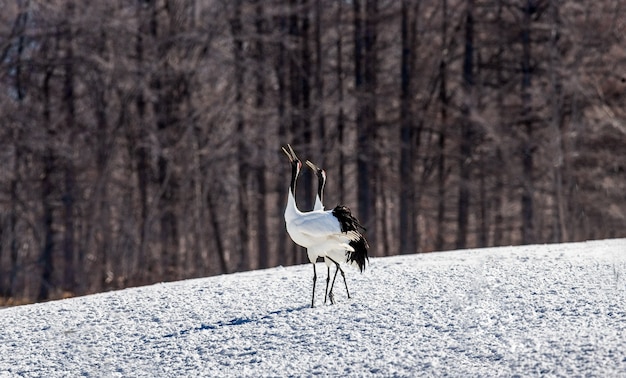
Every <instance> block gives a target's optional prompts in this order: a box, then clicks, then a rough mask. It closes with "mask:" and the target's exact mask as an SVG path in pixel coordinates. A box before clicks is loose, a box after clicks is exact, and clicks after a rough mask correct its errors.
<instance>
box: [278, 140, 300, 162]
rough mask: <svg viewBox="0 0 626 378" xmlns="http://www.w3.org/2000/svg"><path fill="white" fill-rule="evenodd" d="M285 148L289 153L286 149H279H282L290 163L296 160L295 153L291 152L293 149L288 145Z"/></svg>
mask: <svg viewBox="0 0 626 378" xmlns="http://www.w3.org/2000/svg"><path fill="white" fill-rule="evenodd" d="M287 147H288V148H289V151H287V149H286V148H285V147H281V148H282V149H283V152H284V153H285V155H287V157H288V158H289V161H290V162H292V163H293V162H294V161H297V160H298V157H297V156H296V153H295V152H294V151H293V148H291V145H290V144H288V145H287Z"/></svg>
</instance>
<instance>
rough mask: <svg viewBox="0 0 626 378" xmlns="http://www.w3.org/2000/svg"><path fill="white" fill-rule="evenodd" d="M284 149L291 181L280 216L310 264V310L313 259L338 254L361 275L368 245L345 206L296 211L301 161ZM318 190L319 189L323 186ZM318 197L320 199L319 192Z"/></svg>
mask: <svg viewBox="0 0 626 378" xmlns="http://www.w3.org/2000/svg"><path fill="white" fill-rule="evenodd" d="M287 147H288V149H286V148H284V147H282V150H283V152H284V153H285V154H286V155H287V157H288V158H289V162H290V164H291V182H290V185H289V193H288V196H287V206H286V207H285V214H284V216H285V226H286V228H287V233H288V234H289V236H290V237H291V239H292V240H293V241H294V243H296V244H298V245H300V246H302V247H304V248H306V249H307V257H308V258H309V261H310V262H311V263H312V265H313V293H312V295H311V307H315V284H316V282H317V272H316V269H315V262H316V261H317V259H318V258H319V257H327V258H330V259H333V257H335V258H337V255H338V252H341V253H342V254H343V256H345V257H343V258H344V259H345V261H346V262H348V263H354V264H356V265H357V266H358V267H359V269H360V270H361V272H362V271H363V269H364V268H365V262H366V260H367V249H368V248H369V245H368V244H367V240H366V239H365V237H364V236H363V235H362V234H361V232H360V231H359V229H362V226H361V225H360V223H359V222H358V220H357V219H356V218H355V217H354V216H352V213H351V212H350V209H348V208H347V207H346V206H337V207H335V208H334V209H333V210H323V209H322V210H313V211H308V212H302V211H300V209H298V206H297V204H296V199H295V193H296V182H297V179H298V175H299V174H300V171H301V169H302V162H301V161H300V159H298V157H297V156H296V153H295V152H294V151H293V148H291V145H289V144H288V145H287ZM321 188H322V189H323V185H322V186H321ZM318 194H320V197H321V193H320V192H319V191H318ZM320 204H321V198H320ZM331 254H332V256H330V255H331ZM335 261H337V260H335ZM342 261H344V260H342ZM329 273H330V270H329ZM335 274H336V273H335ZM327 284H328V280H327ZM346 289H347V285H346ZM331 301H332V299H331Z"/></svg>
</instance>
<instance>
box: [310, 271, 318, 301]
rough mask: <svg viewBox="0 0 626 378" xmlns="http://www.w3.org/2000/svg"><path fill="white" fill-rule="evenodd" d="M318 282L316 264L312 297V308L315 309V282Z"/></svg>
mask: <svg viewBox="0 0 626 378" xmlns="http://www.w3.org/2000/svg"><path fill="white" fill-rule="evenodd" d="M316 281H317V272H316V270H315V263H313V294H312V295H311V308H313V307H315V282H316Z"/></svg>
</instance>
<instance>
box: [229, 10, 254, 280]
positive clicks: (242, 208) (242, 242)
mask: <svg viewBox="0 0 626 378" xmlns="http://www.w3.org/2000/svg"><path fill="white" fill-rule="evenodd" d="M241 6H242V2H241V0H235V2H234V7H235V10H234V15H233V18H232V20H231V23H230V26H231V33H232V37H233V57H234V63H235V73H234V74H235V128H236V130H237V135H238V139H237V174H238V179H239V185H238V194H239V202H238V211H239V224H238V235H239V238H238V241H237V255H238V258H239V259H240V260H239V261H240V263H239V265H240V269H244V270H245V269H246V268H247V267H248V266H250V264H251V261H250V259H249V258H248V252H249V251H248V248H249V241H250V235H249V232H248V227H249V226H248V221H249V220H248V217H249V216H248V206H249V199H248V177H249V175H250V172H249V171H250V168H249V164H248V160H247V159H246V156H248V154H247V150H248V146H247V144H246V139H245V132H246V127H245V121H244V111H245V109H244V105H245V104H244V98H243V92H244V75H245V71H244V70H245V68H244V67H245V66H244V64H245V63H244V50H243V23H242V20H241Z"/></svg>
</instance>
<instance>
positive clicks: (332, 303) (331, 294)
mask: <svg viewBox="0 0 626 378" xmlns="http://www.w3.org/2000/svg"><path fill="white" fill-rule="evenodd" d="M328 299H330V304H331V305H334V304H335V294H333V292H332V291H331V292H330V293H328Z"/></svg>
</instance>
